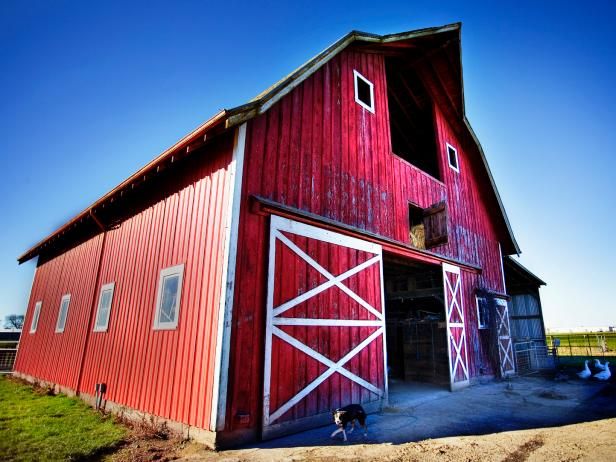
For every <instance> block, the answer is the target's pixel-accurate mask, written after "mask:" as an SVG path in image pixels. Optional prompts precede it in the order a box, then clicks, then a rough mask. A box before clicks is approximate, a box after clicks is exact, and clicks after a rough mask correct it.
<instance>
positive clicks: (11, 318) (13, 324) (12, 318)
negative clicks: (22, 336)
mask: <svg viewBox="0 0 616 462" xmlns="http://www.w3.org/2000/svg"><path fill="white" fill-rule="evenodd" d="M23 326H24V316H23V315H21V314H9V315H8V316H7V317H6V318H5V319H4V327H6V328H7V329H21V328H22V327H23Z"/></svg>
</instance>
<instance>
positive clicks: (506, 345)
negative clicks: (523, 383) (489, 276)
mask: <svg viewBox="0 0 616 462" xmlns="http://www.w3.org/2000/svg"><path fill="white" fill-rule="evenodd" d="M494 302H495V306H496V309H495V311H496V334H497V341H498V355H499V359H500V361H499V362H500V372H501V377H507V376H509V375H513V374H515V363H514V359H513V345H512V342H511V331H510V329H509V308H508V305H507V301H506V300H503V299H501V298H497V299H495V300H494Z"/></svg>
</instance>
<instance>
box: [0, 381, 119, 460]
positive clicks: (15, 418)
mask: <svg viewBox="0 0 616 462" xmlns="http://www.w3.org/2000/svg"><path fill="white" fill-rule="evenodd" d="M125 434H126V429H125V428H124V427H123V426H122V425H119V424H116V423H115V422H114V421H113V419H112V418H111V417H108V416H107V417H106V416H102V415H101V414H99V413H97V412H95V411H94V410H93V409H92V408H90V407H88V406H87V405H86V404H85V403H83V402H82V401H81V400H79V399H77V398H69V397H66V396H64V395H58V396H50V395H47V394H44V393H42V392H40V391H35V390H34V389H33V388H32V387H29V386H27V385H22V384H20V383H17V382H15V381H12V380H9V379H7V378H5V377H0V459H2V460H15V461H18V460H79V459H89V458H92V457H94V456H95V455H96V454H100V453H102V452H104V451H105V450H108V449H111V448H113V447H115V446H117V445H118V444H119V442H120V441H121V440H122V438H123V437H124V435H125Z"/></svg>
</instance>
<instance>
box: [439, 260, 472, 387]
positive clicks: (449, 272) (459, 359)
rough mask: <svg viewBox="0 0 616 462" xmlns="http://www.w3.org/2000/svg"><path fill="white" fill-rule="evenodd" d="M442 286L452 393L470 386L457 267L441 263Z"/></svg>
mask: <svg viewBox="0 0 616 462" xmlns="http://www.w3.org/2000/svg"><path fill="white" fill-rule="evenodd" d="M443 286H444V292H445V294H444V296H445V315H446V321H447V347H448V349H449V377H450V381H451V382H450V387H451V390H452V391H453V390H457V389H459V388H462V387H465V386H468V385H469V384H470V380H469V374H468V354H467V351H466V328H465V325H464V305H463V300H464V296H463V294H462V275H461V274H460V268H459V267H457V266H453V265H450V264H448V263H443Z"/></svg>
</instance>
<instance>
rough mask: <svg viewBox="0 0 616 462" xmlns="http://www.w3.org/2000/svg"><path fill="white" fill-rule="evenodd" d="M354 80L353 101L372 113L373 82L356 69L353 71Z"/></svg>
mask: <svg viewBox="0 0 616 462" xmlns="http://www.w3.org/2000/svg"><path fill="white" fill-rule="evenodd" d="M353 80H354V82H355V102H356V103H357V104H359V105H360V106H361V107H363V108H365V109H367V110H369V111H370V112H372V113H373V114H374V84H373V83H372V82H370V80H368V79H367V78H366V77H364V76H363V75H361V74H360V73H359V72H357V71H356V70H354V71H353Z"/></svg>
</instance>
